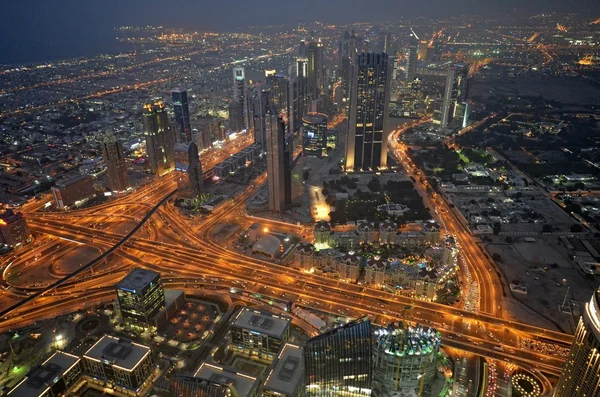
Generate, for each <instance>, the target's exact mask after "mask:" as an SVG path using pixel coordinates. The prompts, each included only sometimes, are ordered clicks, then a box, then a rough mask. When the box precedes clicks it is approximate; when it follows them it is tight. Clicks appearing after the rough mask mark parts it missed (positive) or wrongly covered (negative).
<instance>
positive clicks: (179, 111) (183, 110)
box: [171, 88, 192, 143]
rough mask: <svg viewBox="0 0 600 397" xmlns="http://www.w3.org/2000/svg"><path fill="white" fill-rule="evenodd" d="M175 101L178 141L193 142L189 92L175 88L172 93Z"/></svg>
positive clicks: (174, 110)
mask: <svg viewBox="0 0 600 397" xmlns="http://www.w3.org/2000/svg"><path fill="white" fill-rule="evenodd" d="M171 98H172V100H173V112H174V113H175V123H176V124H177V141H178V142H183V143H187V142H191V141H192V127H191V123H190V107H189V104H188V96H187V90H184V89H183V88H175V89H174V90H173V91H172V92H171Z"/></svg>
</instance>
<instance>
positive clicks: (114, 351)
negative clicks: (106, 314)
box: [83, 335, 150, 371]
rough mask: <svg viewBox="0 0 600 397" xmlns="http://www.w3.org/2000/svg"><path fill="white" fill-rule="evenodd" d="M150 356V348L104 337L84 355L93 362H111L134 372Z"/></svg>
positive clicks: (124, 340)
mask: <svg viewBox="0 0 600 397" xmlns="http://www.w3.org/2000/svg"><path fill="white" fill-rule="evenodd" d="M148 354H150V348H149V347H148V346H144V345H140V344H138V343H135V342H132V341H130V340H128V339H123V338H117V337H115V336H111V335H104V336H103V337H102V338H100V339H99V340H98V341H97V342H96V343H95V344H94V345H93V346H92V347H90V349H89V350H88V351H87V352H86V353H85V354H84V355H83V357H85V358H89V359H91V360H96V361H102V362H109V363H110V364H111V365H115V366H118V367H121V368H123V369H125V370H128V371H131V370H133V369H134V368H135V367H136V366H137V365H138V364H139V363H140V362H141V361H142V360H143V359H144V357H146V356H147V355H148Z"/></svg>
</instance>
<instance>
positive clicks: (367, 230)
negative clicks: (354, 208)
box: [356, 220, 375, 244]
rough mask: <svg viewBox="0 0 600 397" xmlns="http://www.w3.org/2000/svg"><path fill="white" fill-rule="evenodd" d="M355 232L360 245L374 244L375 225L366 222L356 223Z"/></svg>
mask: <svg viewBox="0 0 600 397" xmlns="http://www.w3.org/2000/svg"><path fill="white" fill-rule="evenodd" d="M356 230H357V231H358V238H359V240H360V243H361V244H364V243H367V244H372V243H374V242H375V223H373V222H369V221H367V220H360V221H357V222H356Z"/></svg>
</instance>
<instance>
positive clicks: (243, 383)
mask: <svg viewBox="0 0 600 397" xmlns="http://www.w3.org/2000/svg"><path fill="white" fill-rule="evenodd" d="M194 377H196V378H200V379H205V380H209V381H211V382H215V383H219V384H222V385H228V386H229V387H231V388H233V389H235V391H237V395H238V396H239V397H248V396H252V395H253V394H254V391H255V390H256V388H257V386H258V380H257V379H256V378H254V377H252V376H249V375H246V374H242V373H239V372H235V371H234V370H232V369H230V368H225V367H222V366H219V365H214V364H208V363H202V365H200V368H198V370H197V371H196V373H195V374H194Z"/></svg>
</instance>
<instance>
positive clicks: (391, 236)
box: [379, 219, 398, 244]
mask: <svg viewBox="0 0 600 397" xmlns="http://www.w3.org/2000/svg"><path fill="white" fill-rule="evenodd" d="M397 234H398V224H397V223H396V222H394V221H391V220H389V219H387V220H385V221H383V222H381V223H380V224H379V244H395V243H396V235H397Z"/></svg>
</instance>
